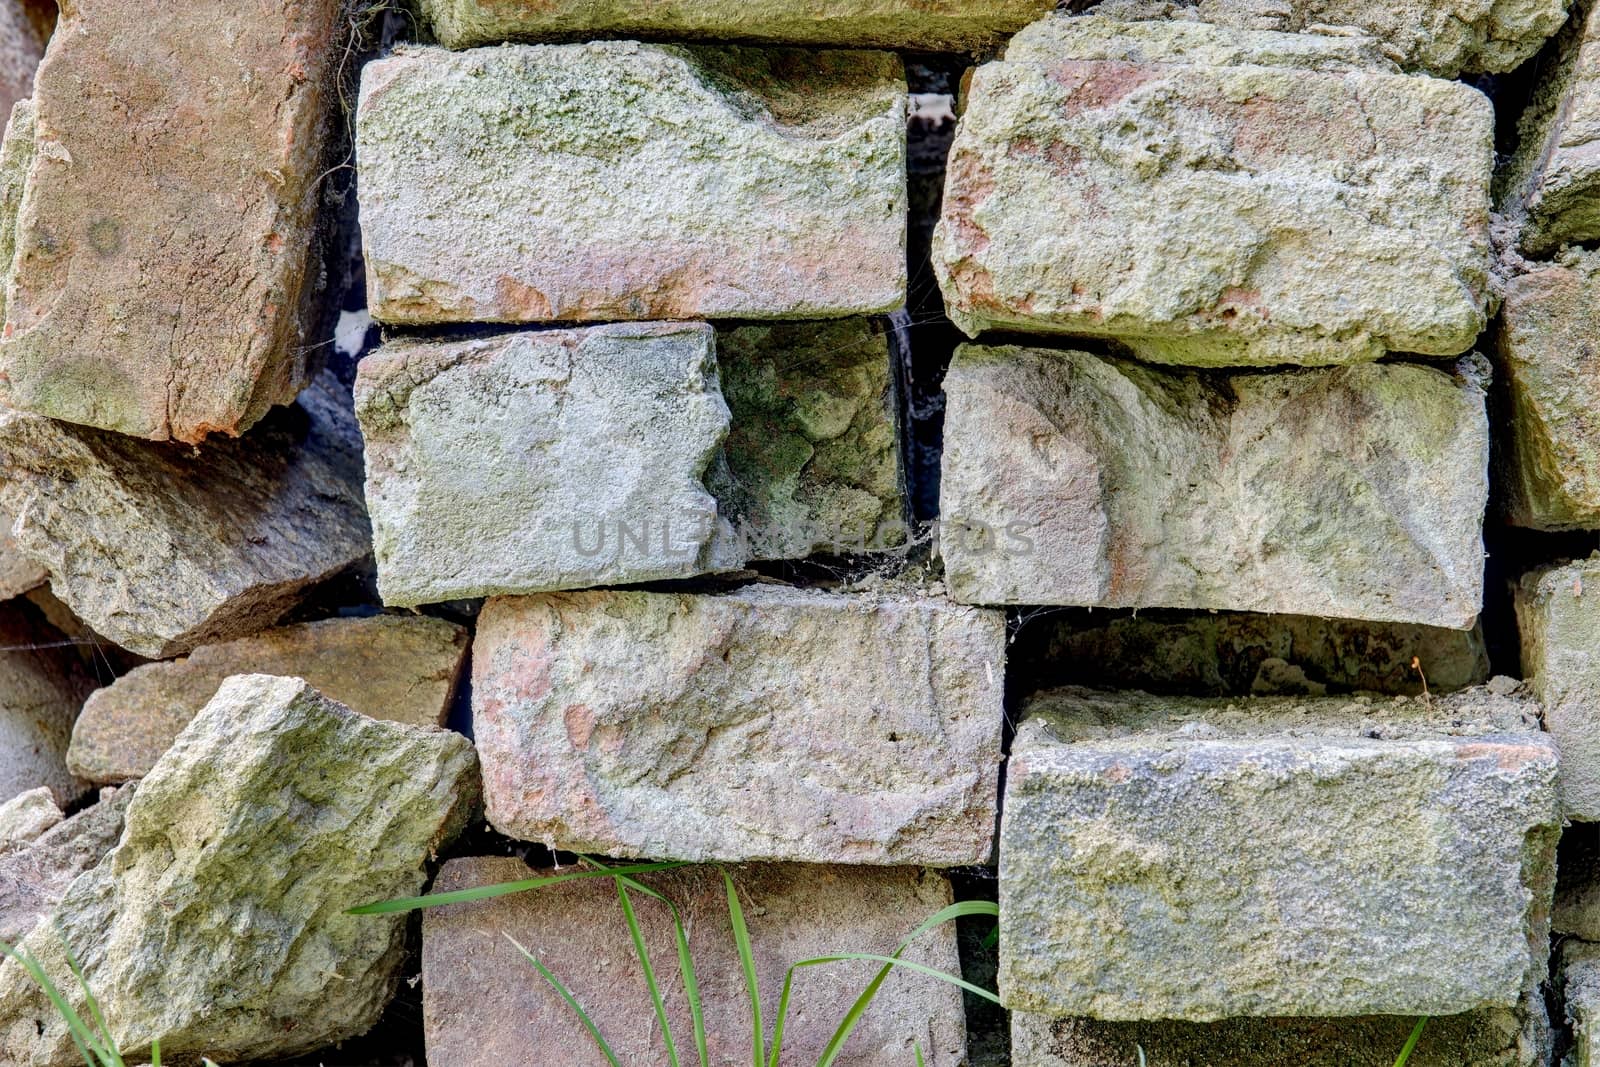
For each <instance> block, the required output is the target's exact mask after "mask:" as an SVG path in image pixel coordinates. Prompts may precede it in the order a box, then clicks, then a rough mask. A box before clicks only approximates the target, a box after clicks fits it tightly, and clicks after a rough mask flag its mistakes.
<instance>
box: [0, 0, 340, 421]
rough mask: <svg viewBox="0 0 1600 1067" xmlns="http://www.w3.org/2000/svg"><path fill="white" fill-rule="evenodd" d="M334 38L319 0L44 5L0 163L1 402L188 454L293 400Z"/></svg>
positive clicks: (301, 371) (335, 54)
mask: <svg viewBox="0 0 1600 1067" xmlns="http://www.w3.org/2000/svg"><path fill="white" fill-rule="evenodd" d="M344 25H345V19H344V18H343V17H342V5H341V4H340V3H338V2H336V0H286V2H284V3H280V4H271V5H260V4H239V3H237V2H234V0H199V2H196V3H184V4H161V5H156V6H154V7H152V6H151V5H149V4H139V3H129V2H127V0H79V2H75V3H72V4H65V5H63V6H62V11H61V21H60V25H59V26H58V27H57V28H56V31H55V34H54V36H53V37H51V39H50V46H49V48H48V50H47V52H46V55H45V58H44V62H43V63H42V64H41V65H40V67H39V71H38V75H37V79H36V83H35V88H34V95H33V100H32V104H31V105H30V106H29V108H28V109H27V112H28V114H27V116H26V118H27V120H28V121H14V122H13V123H12V125H11V128H10V131H9V136H8V141H11V142H13V143H11V144H8V145H7V151H6V153H5V156H6V158H5V160H4V164H3V166H4V169H6V170H7V171H8V174H7V176H6V177H5V179H4V183H5V184H9V185H11V186H12V187H13V188H14V189H15V190H16V191H17V192H18V194H19V195H18V196H17V197H16V198H15V199H13V198H11V197H5V198H3V199H4V201H5V205H6V207H7V208H8V209H9V210H10V211H11V212H14V219H11V220H8V222H7V223H6V226H7V228H8V229H9V230H10V232H11V234H12V235H14V241H13V240H9V239H8V240H5V241H0V247H3V249H4V251H5V252H6V254H5V255H4V257H3V262H0V273H3V274H4V276H5V279H6V281H7V286H6V306H5V328H4V334H3V339H0V383H4V390H3V394H0V396H3V399H4V400H5V402H6V403H8V404H10V405H12V406H13V407H16V408H19V409H22V410H26V411H30V412H34V413H38V414H42V415H48V416H50V417H51V418H57V419H64V420H66V421H69V422H75V423H82V424H86V425H90V426H97V427H101V428H103V429H108V430H116V431H118V432H119V433H126V434H133V435H135V436H138V437H145V438H150V439H153V440H166V439H169V438H171V439H176V440H179V441H187V442H196V441H199V440H201V439H202V438H204V437H205V436H206V435H207V434H208V433H215V432H224V433H238V432H240V431H242V430H244V429H245V428H247V427H248V426H250V425H251V424H252V423H254V422H256V421H257V420H259V419H260V418H261V417H262V416H263V415H264V414H266V412H267V410H268V409H269V408H270V407H271V406H272V405H274V404H283V403H287V402H289V401H290V400H293V399H294V396H295V394H296V393H297V392H298V391H299V390H300V389H301V388H302V387H303V386H304V385H305V384H306V381H307V373H308V368H307V360H306V356H307V352H308V350H309V349H310V347H311V346H309V345H308V344H307V343H306V338H305V337H304V336H303V330H304V326H305V324H304V323H303V321H302V305H303V304H304V303H309V297H310V296H312V295H313V290H314V289H315V281H316V277H317V272H316V270H315V268H314V264H313V261H312V256H311V247H312V235H313V231H314V229H315V226H316V215H317V205H318V198H319V195H320V190H321V179H322V177H323V172H324V170H325V167H326V161H325V160H324V158H323V156H324V142H325V140H326V134H327V130H328V128H329V127H330V125H331V121H330V120H331V119H332V117H333V116H332V113H331V112H332V108H333V97H334V95H335V94H334V93H333V91H332V89H333V86H332V81H333V77H334V72H335V64H336V63H337V61H338V59H339V56H340V54H341V52H342V50H343V48H344V43H343V35H342V33H341V30H342V29H343V27H344ZM20 114H21V113H19V115H20Z"/></svg>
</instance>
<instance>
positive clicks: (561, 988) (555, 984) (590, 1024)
mask: <svg viewBox="0 0 1600 1067" xmlns="http://www.w3.org/2000/svg"><path fill="white" fill-rule="evenodd" d="M504 937H505V939H506V940H507V941H509V942H511V943H512V944H513V945H516V946H517V951H518V952H520V953H522V954H523V956H525V957H527V960H528V962H529V963H531V964H533V966H534V969H535V970H537V971H538V972H539V974H540V975H542V976H543V977H544V980H545V981H546V982H549V983H550V988H552V989H554V990H555V991H556V992H557V993H558V994H560V996H561V999H562V1000H564V1001H566V1002H567V1007H569V1008H571V1009H572V1010H573V1012H574V1013H576V1014H577V1016H578V1020H579V1021H580V1022H582V1023H583V1025H584V1026H585V1027H586V1028H587V1029H588V1031H589V1036H590V1037H592V1038H594V1043H595V1044H596V1045H598V1046H599V1048H600V1051H601V1053H602V1054H604V1056H605V1058H606V1060H607V1061H608V1062H609V1063H610V1064H611V1067H622V1064H621V1063H619V1062H618V1061H617V1054H616V1053H615V1052H612V1051H611V1046H610V1045H608V1044H606V1039H605V1038H604V1037H602V1036H600V1028H599V1027H598V1026H596V1025H595V1024H594V1020H593V1019H591V1018H589V1013H588V1012H586V1011H584V1010H583V1005H581V1004H579V1003H578V998H577V997H574V996H573V995H572V991H571V990H570V989H568V988H567V987H566V986H565V985H563V984H562V983H561V979H559V978H557V977H556V976H555V975H553V974H551V973H550V968H548V967H546V966H545V965H544V964H542V963H540V962H539V960H538V958H537V957H535V956H534V954H533V953H531V952H529V951H528V950H527V949H525V948H523V947H522V942H520V941H518V940H517V939H516V938H514V937H512V936H511V935H510V934H505V935H504Z"/></svg>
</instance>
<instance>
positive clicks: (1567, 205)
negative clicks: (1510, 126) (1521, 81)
mask: <svg viewBox="0 0 1600 1067" xmlns="http://www.w3.org/2000/svg"><path fill="white" fill-rule="evenodd" d="M1530 85H1531V86H1532V92H1531V96H1530V98H1529V100H1528V103H1527V106H1526V107H1524V108H1523V110H1522V114H1521V117H1520V118H1519V119H1518V120H1517V147H1516V149H1515V150H1514V151H1513V153H1512V155H1511V158H1510V159H1509V160H1507V161H1506V164H1505V167H1504V170H1503V173H1502V175H1501V178H1500V181H1499V188H1498V193H1499V200H1500V210H1501V211H1503V212H1504V213H1505V214H1506V215H1507V216H1508V217H1509V218H1510V219H1511V221H1512V222H1513V223H1514V224H1515V226H1516V227H1517V234H1516V236H1517V244H1518V245H1519V247H1520V248H1521V249H1522V250H1523V251H1524V252H1526V253H1528V254H1529V255H1535V256H1542V255H1548V254H1550V253H1552V252H1554V251H1555V250H1556V249H1557V248H1559V247H1560V246H1561V245H1564V244H1579V243H1582V242H1590V241H1594V240H1596V239H1600V207H1596V197H1597V196H1600V149H1597V148H1596V141H1597V140H1600V5H1596V4H1594V3H1593V2H1585V3H1581V4H1577V5H1574V7H1573V14H1572V18H1571V19H1570V20H1569V21H1568V23H1567V26H1566V28H1565V29H1564V30H1563V31H1562V32H1561V35H1560V37H1559V39H1558V41H1557V44H1556V46H1555V48H1553V49H1551V50H1550V51H1549V52H1547V53H1546V54H1545V56H1543V57H1541V59H1540V60H1539V63H1538V64H1537V65H1536V67H1535V68H1534V71H1533V76H1532V78H1531V79H1530Z"/></svg>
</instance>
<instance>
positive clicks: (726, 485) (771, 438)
mask: <svg viewBox="0 0 1600 1067" xmlns="http://www.w3.org/2000/svg"><path fill="white" fill-rule="evenodd" d="M889 360H890V355H889V340H888V336H887V334H886V333H885V332H884V330H883V329H882V328H881V327H880V326H879V325H877V324H875V323H872V322H870V321H868V320H866V319H859V318H852V319H841V320H839V321H837V322H820V323H818V322H807V323H795V324H787V323H785V324H781V325H772V326H768V325H761V326H739V327H730V328H727V329H722V330H718V331H717V365H718V369H719V371H720V375H721V379H722V392H723V395H724V396H725V397H726V398H727V401H728V408H729V410H730V412H731V413H732V417H733V421H732V424H731V425H730V427H729V429H728V439H727V440H726V441H725V442H724V443H723V454H724V457H725V459H726V463H725V464H719V465H718V466H717V467H715V468H714V469H713V471H712V473H711V478H710V482H709V485H710V489H711V492H712V493H713V494H714V495H715V496H716V497H717V501H718V509H719V511H720V512H721V514H723V515H725V516H726V517H727V518H728V519H729V521H730V522H733V523H734V524H735V525H736V526H738V527H739V529H740V531H741V533H742V535H743V536H744V537H745V539H746V543H747V553H748V555H749V556H750V557H751V558H752V559H796V558H800V557H803V556H809V555H811V554H812V553H814V552H826V551H834V552H838V551H849V550H860V549H867V550H871V549H880V548H890V547H893V546H896V545H900V544H903V543H904V542H905V540H906V533H907V529H906V525H905V498H904V495H903V494H902V492H901V479H900V462H899V442H898V440H897V438H896V436H895V411H894V396H893V391H892V388H891V385H890V367H889Z"/></svg>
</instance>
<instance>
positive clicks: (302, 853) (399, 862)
mask: <svg viewBox="0 0 1600 1067" xmlns="http://www.w3.org/2000/svg"><path fill="white" fill-rule="evenodd" d="M477 779H478V776H477V760H476V759H474V758H473V754H472V745H471V743H470V742H468V741H467V739H466V738H464V737H462V736H461V735H460V734H455V733H450V732H448V731H445V730H439V729H437V728H434V729H423V728H420V727H415V726H405V725H401V724H399V723H391V722H381V721H379V720H377V719H373V718H369V717H368V716H365V715H358V714H356V713H355V712H352V711H351V710H350V709H348V708H346V707H344V706H343V705H340V704H337V703H335V702H333V701H331V700H328V699H327V698H325V697H323V696H322V695H321V694H319V693H317V692H316V690H314V689H312V688H311V687H310V686H309V685H307V684H306V683H305V682H304V681H301V680H300V679H297V678H278V677H273V676H270V675H260V674H252V675H239V676H235V677H233V678H230V679H228V680H227V681H226V682H224V683H223V685H222V687H221V688H220V689H218V690H217V695H216V696H215V697H214V698H212V700H211V702H210V703H209V704H207V705H206V708H205V710H204V711H202V712H201V713H200V714H199V715H197V716H196V717H195V718H194V720H193V721H192V722H190V724H189V725H188V726H187V727H186V728H185V729H184V731H183V733H182V734H180V735H179V737H178V740H177V741H176V742H175V743H174V744H173V746H172V747H171V748H170V749H168V750H167V753H166V754H165V755H164V756H162V757H161V759H160V760H159V761H157V763H156V766H155V768H154V769H153V770H151V772H150V773H149V774H148V775H147V776H145V778H144V779H143V780H142V781H141V782H140V783H139V786H138V791H137V792H136V793H135V794H134V797H133V800H132V801H131V802H130V803H129V805H128V810H127V818H126V826H125V828H124V830H123V833H122V839H121V841H120V843H119V844H118V845H117V847H116V849H115V851H113V852H112V853H111V854H110V855H109V856H107V857H106V858H105V859H104V860H102V861H101V862H100V863H99V864H98V865H96V866H95V867H94V868H93V869H92V870H90V871H88V872H87V873H85V874H84V875H82V876H80V877H79V878H78V879H77V880H76V881H74V882H73V883H72V884H71V886H69V887H68V889H67V891H66V893H65V894H64V895H63V896H62V897H61V899H60V901H59V902H58V903H56V905H55V907H54V909H53V910H52V911H51V913H50V915H49V917H48V918H47V919H45V920H44V921H43V922H41V923H40V924H39V925H38V926H36V927H35V928H34V930H33V932H32V933H30V934H29V935H28V936H27V937H26V938H24V939H23V942H22V945H21V950H22V951H24V952H26V953H28V954H30V955H32V956H33V957H34V958H35V959H37V960H38V961H39V963H40V965H41V966H42V967H43V968H44V970H45V972H46V973H47V974H49V975H50V976H51V977H52V979H53V981H54V982H55V984H56V985H57V986H58V988H60V989H61V990H63V992H64V993H65V994H66V996H67V997H68V999H69V1001H70V1002H72V1003H73V1004H74V1006H75V1007H76V1009H77V1010H78V1011H79V1012H80V1013H81V1012H83V1011H84V1010H85V1009H84V1005H83V1003H82V998H81V995H79V994H78V993H77V989H76V982H75V980H74V979H73V977H72V974H71V972H70V970H69V969H68V966H67V960H68V956H67V954H68V953H69V952H70V953H71V955H72V957H75V958H76V960H77V962H78V963H79V964H80V965H81V967H82V970H83V973H84V976H85V979H86V980H87V982H88V983H89V986H90V988H92V989H93V990H94V991H95V996H96V998H97V999H98V1000H99V1001H100V1004H101V1008H102V1010H103V1011H104V1013H105V1020H106V1032H107V1033H108V1035H109V1037H110V1039H111V1040H112V1041H114V1042H115V1043H116V1046H117V1047H118V1048H119V1049H121V1051H122V1053H123V1055H124V1056H125V1057H126V1058H128V1059H130V1060H134V1061H135V1062H143V1059H142V1058H139V1057H145V1056H147V1055H148V1054H149V1050H150V1047H151V1045H152V1043H153V1042H155V1041H160V1043H161V1051H162V1053H163V1059H170V1060H171V1061H174V1062H179V1063H183V1062H194V1061H198V1060H199V1059H200V1057H201V1056H202V1055H204V1056H209V1057H211V1058H213V1059H215V1060H217V1061H219V1062H223V1063H229V1062H237V1061H241V1060H243V1061H249V1060H257V1059H261V1060H269V1059H276V1058H279V1057H288V1056H292V1055H295V1054H297V1053H301V1052H308V1051H310V1050H312V1049H316V1048H320V1047H321V1046H323V1045H328V1044H331V1043H333V1042H335V1041H339V1040H341V1039H343V1038H346V1037H352V1036H354V1035H356V1034H360V1033H364V1032H365V1031H366V1030H367V1029H368V1028H369V1027H371V1026H372V1024H373V1023H374V1022H376V1021H377V1019H378V1016H379V1015H380V1014H381V1013H382V1011H383V1009H384V1006H385V1005H386V1004H387V1003H388V1002H389V999H390V997H391V996H393V994H394V991H395V987H396V985H397V983H398V982H399V980H400V969H401V966H402V964H403V963H404V960H405V956H406V944H405V940H406V939H405V930H406V916H405V915H378V916H373V915H351V914H349V913H348V909H350V908H352V907H355V906H356V905H359V904H364V903H368V902H370V901H374V900H385V899H389V898H392V897H404V896H412V895H415V894H416V893H417V892H418V891H420V890H421V888H422V886H423V883H424V881H425V880H426V878H427V871H426V869H425V864H426V863H427V861H428V860H429V859H430V858H431V857H432V856H433V855H434V854H435V853H436V852H437V851H438V850H439V849H441V848H443V847H444V846H445V845H447V844H448V843H449V842H450V840H451V839H452V838H453V837H454V836H455V835H456V834H457V833H458V832H459V831H460V830H461V829H462V828H463V826H464V825H465V823H466V822H467V819H468V818H469V815H470V813H471V811H472V809H473V808H474V806H475V804H476V800H477ZM246 934H247V935H248V936H246ZM502 977H504V976H502ZM73 1058H74V1050H73V1047H72V1044H71V1042H70V1040H69V1038H68V1035H67V1028H66V1024H65V1023H64V1022H63V1021H62V1019H61V1017H60V1016H59V1015H58V1014H57V1012H56V1010H55V1009H54V1008H53V1007H52V1006H51V1005H50V1003H49V1002H48V1001H47V1000H46V998H45V996H44V995H43V993H41V992H40V991H39V990H38V989H37V987H36V986H35V985H34V984H33V981H32V979H31V978H30V977H29V976H28V975H27V974H26V973H25V972H24V971H23V969H22V968H21V966H20V965H18V964H17V962H16V961H14V960H8V961H7V962H5V963H4V964H0V1062H6V1063H29V1064H36V1065H40V1067H43V1065H61V1067H65V1065H67V1064H70V1063H72V1062H73Z"/></svg>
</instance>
